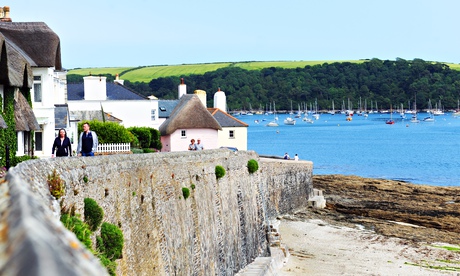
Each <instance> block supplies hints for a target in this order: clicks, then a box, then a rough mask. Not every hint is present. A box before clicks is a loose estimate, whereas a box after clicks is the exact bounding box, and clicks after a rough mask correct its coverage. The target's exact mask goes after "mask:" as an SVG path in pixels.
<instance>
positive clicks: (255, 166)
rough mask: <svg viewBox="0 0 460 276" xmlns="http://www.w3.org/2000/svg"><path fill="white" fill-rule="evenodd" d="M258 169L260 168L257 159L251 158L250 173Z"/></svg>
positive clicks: (249, 162) (249, 163)
mask: <svg viewBox="0 0 460 276" xmlns="http://www.w3.org/2000/svg"><path fill="white" fill-rule="evenodd" d="M258 169H259V163H257V160H254V159H251V160H249V161H248V171H249V173H255V172H256V171H257V170H258Z"/></svg>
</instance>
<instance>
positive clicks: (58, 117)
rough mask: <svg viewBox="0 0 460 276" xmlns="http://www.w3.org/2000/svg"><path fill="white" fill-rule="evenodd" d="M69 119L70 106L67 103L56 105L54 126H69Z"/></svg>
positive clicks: (59, 127)
mask: <svg viewBox="0 0 460 276" xmlns="http://www.w3.org/2000/svg"><path fill="white" fill-rule="evenodd" d="M68 121H69V106H68V105H66V104H56V105H54V128H55V129H61V128H67V122H68Z"/></svg>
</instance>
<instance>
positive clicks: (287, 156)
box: [283, 152, 291, 160]
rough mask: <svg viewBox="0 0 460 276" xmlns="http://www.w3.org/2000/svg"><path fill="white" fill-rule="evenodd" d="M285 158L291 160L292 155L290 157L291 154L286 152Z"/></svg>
mask: <svg viewBox="0 0 460 276" xmlns="http://www.w3.org/2000/svg"><path fill="white" fill-rule="evenodd" d="M283 159H286V160H289V159H291V157H289V154H288V153H287V152H286V153H285V154H284V157H283Z"/></svg>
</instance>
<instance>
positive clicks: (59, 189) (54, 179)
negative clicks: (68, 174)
mask: <svg viewBox="0 0 460 276" xmlns="http://www.w3.org/2000/svg"><path fill="white" fill-rule="evenodd" d="M46 182H47V184H48V187H49V189H50V193H51V195H52V196H54V197H55V198H56V199H59V198H61V197H62V196H63V195H64V194H65V182H64V180H62V179H61V177H60V175H59V174H58V173H57V172H56V169H54V170H53V173H52V174H49V175H48V179H47V181H46Z"/></svg>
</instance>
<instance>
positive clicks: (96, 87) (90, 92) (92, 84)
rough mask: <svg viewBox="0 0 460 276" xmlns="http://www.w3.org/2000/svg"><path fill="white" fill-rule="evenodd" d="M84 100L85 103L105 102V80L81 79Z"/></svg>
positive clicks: (98, 78) (91, 77)
mask: <svg viewBox="0 0 460 276" xmlns="http://www.w3.org/2000/svg"><path fill="white" fill-rule="evenodd" d="M83 82H84V85H83V86H84V90H85V100H86V101H105V100H107V85H106V82H107V78H106V77H101V76H99V77H96V76H89V77H83Z"/></svg>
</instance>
